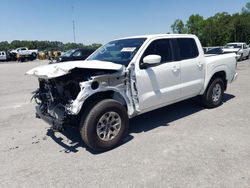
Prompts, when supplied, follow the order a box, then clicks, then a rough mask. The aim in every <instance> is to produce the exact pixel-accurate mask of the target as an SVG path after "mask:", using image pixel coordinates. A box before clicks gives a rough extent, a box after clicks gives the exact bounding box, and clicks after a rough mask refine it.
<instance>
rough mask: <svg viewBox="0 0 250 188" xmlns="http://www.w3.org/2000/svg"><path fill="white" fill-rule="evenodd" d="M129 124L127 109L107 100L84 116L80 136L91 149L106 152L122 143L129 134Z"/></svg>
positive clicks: (99, 103)
mask: <svg viewBox="0 0 250 188" xmlns="http://www.w3.org/2000/svg"><path fill="white" fill-rule="evenodd" d="M128 122H129V120H128V116H127V111H126V109H125V107H124V106H122V105H121V104H120V103H119V102H117V101H115V100H113V99H105V100H102V101H100V102H98V103H97V104H96V105H94V106H93V107H92V108H91V109H90V111H89V112H88V113H87V114H86V115H83V117H82V118H81V122H80V134H81V137H82V139H83V141H84V142H85V143H86V144H87V145H88V146H89V147H90V148H91V149H93V150H95V151H105V150H109V149H112V148H114V147H116V146H118V145H119V144H120V143H121V141H122V139H123V138H124V136H125V135H126V133H127V130H128Z"/></svg>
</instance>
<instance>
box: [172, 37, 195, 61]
mask: <svg viewBox="0 0 250 188" xmlns="http://www.w3.org/2000/svg"><path fill="white" fill-rule="evenodd" d="M176 40H177V43H178V46H179V50H180V58H181V60H184V59H192V58H195V57H197V56H198V55H199V51H198V48H197V45H196V43H195V40H194V39H192V38H178V39H176Z"/></svg>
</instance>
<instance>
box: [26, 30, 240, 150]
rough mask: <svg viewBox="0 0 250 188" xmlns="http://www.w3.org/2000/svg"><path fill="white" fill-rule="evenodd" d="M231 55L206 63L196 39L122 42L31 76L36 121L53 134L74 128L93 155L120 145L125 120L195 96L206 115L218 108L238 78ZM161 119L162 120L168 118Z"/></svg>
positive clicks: (172, 37)
mask: <svg viewBox="0 0 250 188" xmlns="http://www.w3.org/2000/svg"><path fill="white" fill-rule="evenodd" d="M236 62H237V61H236V54H234V53H229V54H222V55H210V56H209V57H205V56H204V52H203V49H202V46H201V43H200V41H199V39H198V38H197V37H196V36H194V35H188V34H185V35H175V34H158V35H146V36H137V37H129V38H122V39H118V40H114V41H111V42H109V43H107V44H106V45H104V46H102V47H100V48H99V49H98V50H96V51H95V52H94V53H93V54H92V55H91V56H90V57H88V58H87V59H86V60H85V61H78V62H76V61H75V62H65V63H59V64H51V65H45V66H40V67H36V68H33V69H31V70H29V71H28V72H27V73H26V74H28V75H34V76H36V77H38V80H39V88H38V90H37V91H36V92H35V94H34V96H33V98H34V99H35V101H36V102H37V106H36V115H37V117H39V118H42V119H43V120H45V121H47V122H49V123H50V124H51V125H52V127H53V128H57V129H63V128H65V127H66V126H68V125H75V126H78V127H79V129H80V134H81V137H82V139H83V140H84V142H85V143H86V144H87V145H88V146H89V147H90V148H92V149H93V150H97V151H105V150H109V149H111V148H114V147H116V146H118V145H119V143H120V142H121V141H122V139H123V138H124V136H125V135H126V133H127V130H128V125H129V118H132V117H134V116H137V115H139V114H143V113H145V112H148V111H151V110H155V109H158V108H161V107H163V106H166V105H169V104H173V103H176V102H178V101H182V100H185V99H188V98H191V97H194V96H198V95H200V96H202V101H203V104H204V105H205V106H206V107H208V108H214V107H218V106H220V105H221V104H222V101H223V94H224V91H225V90H226V89H227V85H228V84H229V83H231V82H232V81H234V80H235V79H236V77H237V73H236V65H237V64H236ZM166 115H167V114H166Z"/></svg>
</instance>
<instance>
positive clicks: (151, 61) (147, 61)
mask: <svg viewBox="0 0 250 188" xmlns="http://www.w3.org/2000/svg"><path fill="white" fill-rule="evenodd" d="M160 63H161V56H159V55H147V56H146V57H144V58H143V67H144V68H148V67H153V66H156V65H159V64H160Z"/></svg>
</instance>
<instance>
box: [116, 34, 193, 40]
mask: <svg viewBox="0 0 250 188" xmlns="http://www.w3.org/2000/svg"><path fill="white" fill-rule="evenodd" d="M187 36H189V37H190V36H194V35H192V34H152V35H138V36H131V37H123V38H119V39H117V40H121V39H133V38H147V39H152V38H156V37H187Z"/></svg>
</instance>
